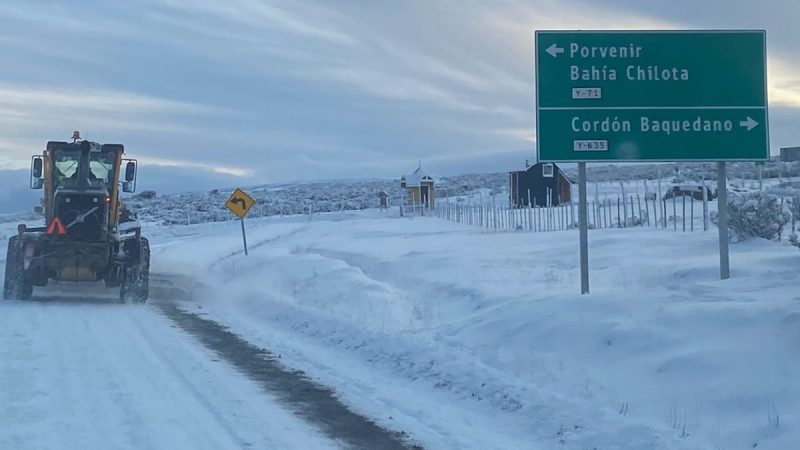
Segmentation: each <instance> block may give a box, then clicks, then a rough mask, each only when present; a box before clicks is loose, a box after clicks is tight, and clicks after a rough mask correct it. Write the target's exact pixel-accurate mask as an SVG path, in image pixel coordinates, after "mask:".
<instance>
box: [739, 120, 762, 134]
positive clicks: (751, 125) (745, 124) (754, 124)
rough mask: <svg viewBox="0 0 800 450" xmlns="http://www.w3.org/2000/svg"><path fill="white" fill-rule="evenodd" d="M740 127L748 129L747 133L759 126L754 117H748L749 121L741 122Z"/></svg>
mask: <svg viewBox="0 0 800 450" xmlns="http://www.w3.org/2000/svg"><path fill="white" fill-rule="evenodd" d="M739 126H742V127H745V128H747V131H750V130H752V129H753V128H755V127H757V126H758V122H756V121H755V120H753V118H752V117H750V116H747V120H743V121H741V122H739Z"/></svg>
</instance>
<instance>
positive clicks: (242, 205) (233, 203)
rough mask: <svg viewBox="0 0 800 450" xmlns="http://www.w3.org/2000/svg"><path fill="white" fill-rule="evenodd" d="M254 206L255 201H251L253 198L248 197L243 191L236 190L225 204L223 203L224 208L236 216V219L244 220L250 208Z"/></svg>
mask: <svg viewBox="0 0 800 450" xmlns="http://www.w3.org/2000/svg"><path fill="white" fill-rule="evenodd" d="M255 204H256V201H255V200H253V197H250V196H249V195H247V193H245V192H244V191H243V190H241V189H239V188H236V190H235V191H233V194H231V196H230V198H229V199H228V201H227V202H225V207H227V208H228V209H230V210H231V212H232V213H234V214H236V216H237V217H239V218H240V219H244V216H246V215H247V213H248V212H249V211H250V208H252V207H253V205H255Z"/></svg>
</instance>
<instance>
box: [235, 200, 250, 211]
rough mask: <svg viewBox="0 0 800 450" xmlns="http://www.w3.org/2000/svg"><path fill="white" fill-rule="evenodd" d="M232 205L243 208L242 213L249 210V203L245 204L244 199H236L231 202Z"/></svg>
mask: <svg viewBox="0 0 800 450" xmlns="http://www.w3.org/2000/svg"><path fill="white" fill-rule="evenodd" d="M231 203H237V204H238V205H239V206H241V207H242V211H244V210H246V209H247V202H245V201H244V199H243V198H239V197H236V198H234V199H233V200H231Z"/></svg>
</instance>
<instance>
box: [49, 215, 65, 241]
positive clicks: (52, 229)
mask: <svg viewBox="0 0 800 450" xmlns="http://www.w3.org/2000/svg"><path fill="white" fill-rule="evenodd" d="M53 233H58V234H59V235H60V236H64V235H65V234H67V230H66V228H64V224H63V223H61V219H59V218H58V217H56V218H54V219H53V221H52V222H50V226H49V227H47V234H53Z"/></svg>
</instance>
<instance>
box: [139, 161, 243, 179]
mask: <svg viewBox="0 0 800 450" xmlns="http://www.w3.org/2000/svg"><path fill="white" fill-rule="evenodd" d="M138 161H139V162H140V163H141V164H142V166H157V167H180V168H182V169H197V170H201V171H205V172H211V173H216V174H221V175H232V176H236V177H245V178H248V177H252V176H253V175H254V174H255V172H254V171H253V170H252V169H248V168H242V167H232V166H226V165H222V164H213V163H202V162H196V161H187V160H173V159H167V158H158V157H152V156H145V157H142V158H139V160H138Z"/></svg>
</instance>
